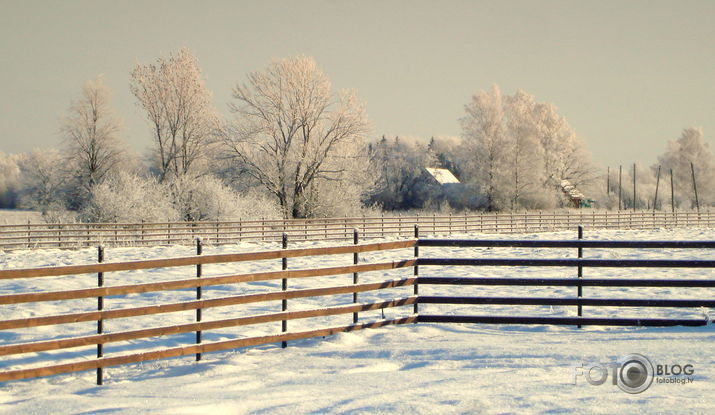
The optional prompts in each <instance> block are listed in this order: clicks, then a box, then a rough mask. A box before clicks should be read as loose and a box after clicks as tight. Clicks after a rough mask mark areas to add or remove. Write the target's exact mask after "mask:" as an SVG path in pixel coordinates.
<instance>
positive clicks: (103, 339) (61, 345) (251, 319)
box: [0, 297, 417, 356]
mask: <svg viewBox="0 0 715 415" xmlns="http://www.w3.org/2000/svg"><path fill="white" fill-rule="evenodd" d="M416 302H417V297H406V298H400V299H395V300H389V301H380V302H376V303H366V304H350V305H345V306H335V307H327V308H319V309H312V310H301V311H286V312H280V313H272V314H261V315H256V316H247V317H237V318H232V319H225V320H215V321H205V322H198V323H188V324H179V325H173V326H164V327H154V328H150V329H142V330H132V331H124V332H118V333H110V334H97V335H91V336H84V337H73V338H68V339H60V340H47V341H40V342H33V343H20V344H11V345H6V346H0V356H6V355H13V354H22V353H36V352H43V351H49V350H59V349H69V348H73V347H82V346H93V345H96V344H105V343H114V342H120V341H127V340H135V339H143V338H148V337H158V336H167V335H173V334H181V333H191V332H194V331H199V330H201V331H205V330H215V329H222V328H227V327H237V326H247V325H251V324H261V323H269V322H274V321H281V320H296V319H303V318H310V317H324V316H334V315H340V314H349V313H354V312H360V311H370V310H379V309H384V308H391V307H400V306H404V305H410V304H414V303H416Z"/></svg>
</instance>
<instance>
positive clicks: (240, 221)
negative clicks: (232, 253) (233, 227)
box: [238, 218, 243, 243]
mask: <svg viewBox="0 0 715 415" xmlns="http://www.w3.org/2000/svg"><path fill="white" fill-rule="evenodd" d="M242 236H243V218H238V242H239V243H240V242H241V237H242Z"/></svg>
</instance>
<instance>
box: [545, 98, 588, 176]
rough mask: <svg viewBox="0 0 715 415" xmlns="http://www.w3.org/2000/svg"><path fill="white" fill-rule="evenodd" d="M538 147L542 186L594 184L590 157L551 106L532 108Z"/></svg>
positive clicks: (546, 104) (564, 120)
mask: <svg viewBox="0 0 715 415" xmlns="http://www.w3.org/2000/svg"><path fill="white" fill-rule="evenodd" d="M534 110H535V117H536V119H537V122H536V125H537V128H538V133H537V134H538V137H539V141H540V143H541V149H542V151H541V155H542V157H543V161H542V165H543V169H544V175H543V179H544V186H548V187H552V188H553V187H558V186H559V183H560V182H561V180H563V179H566V180H568V181H569V182H571V184H573V185H574V186H576V187H580V186H582V185H587V184H589V183H590V182H592V181H593V180H594V177H595V173H594V168H593V164H592V163H591V156H590V154H589V153H588V151H586V148H585V147H584V145H583V143H582V142H581V140H579V138H578V137H577V136H576V133H575V132H574V130H573V128H571V126H570V125H569V124H568V122H567V121H566V119H565V118H564V117H563V116H561V115H559V114H558V112H557V111H558V110H557V108H556V106H555V105H553V104H551V103H538V104H537V105H536V106H535V108H534Z"/></svg>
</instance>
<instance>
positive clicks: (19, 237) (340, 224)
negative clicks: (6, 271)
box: [0, 210, 715, 250]
mask: <svg viewBox="0 0 715 415" xmlns="http://www.w3.org/2000/svg"><path fill="white" fill-rule="evenodd" d="M714 224H715V214H713V213H711V212H709V211H703V212H664V211H658V212H653V211H638V212H634V211H622V212H610V211H586V210H567V211H560V212H533V211H531V212H504V213H481V214H454V215H439V216H437V215H413V216H374V217H351V218H348V217H345V218H322V219H290V220H280V219H279V220H246V221H231V222H229V221H220V222H164V223H65V224H33V223H28V224H24V225H0V249H2V250H12V249H30V248H69V249H74V248H82V247H88V246H96V245H100V244H101V245H105V246H155V245H172V244H185V245H189V244H193V243H194V241H195V240H196V238H201V239H203V240H204V242H206V243H210V244H213V245H219V244H232V243H239V242H246V241H253V242H269V241H270V242H280V240H281V238H282V235H283V234H287V235H288V237H289V238H290V240H291V241H315V240H334V241H349V240H351V239H352V231H353V229H358V230H359V231H360V234H361V237H362V238H363V239H370V238H385V237H390V238H395V237H410V236H411V235H412V230H413V228H414V226H419V227H420V229H421V232H422V234H423V235H431V236H438V235H444V236H451V235H455V234H465V233H477V232H478V233H523V232H548V231H561V230H571V229H574V228H575V227H576V226H578V225H581V226H584V227H585V228H587V229H656V228H676V227H712V226H713V225H714Z"/></svg>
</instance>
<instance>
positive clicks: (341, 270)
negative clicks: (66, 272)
mask: <svg viewBox="0 0 715 415" xmlns="http://www.w3.org/2000/svg"><path fill="white" fill-rule="evenodd" d="M197 258H200V257H197ZM415 262H416V261H415V260H403V261H392V262H382V263H377V264H362V265H349V266H342V267H331V268H318V269H304V270H288V271H271V272H260V273H254V274H240V275H228V276H222V277H206V278H202V279H200V280H199V279H196V278H192V279H185V280H174V281H164V282H155V283H145V284H134V285H121V286H114V287H102V288H86V289H81V290H68V291H53V292H45V293H25V294H10V295H3V296H0V304H19V303H29V302H36V301H56V300H70V299H78V298H88V297H100V296H101V297H108V296H112V295H125V294H137V293H146V292H154V291H166V290H175V289H182V288H195V287H206V286H211V285H223V284H234V283H240V282H252V281H267V280H275V279H282V278H288V279H290V278H307V277H324V276H329V275H339V274H350V273H353V272H369V271H382V270H388V269H396V268H405V267H411V266H413V265H414V264H415Z"/></svg>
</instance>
